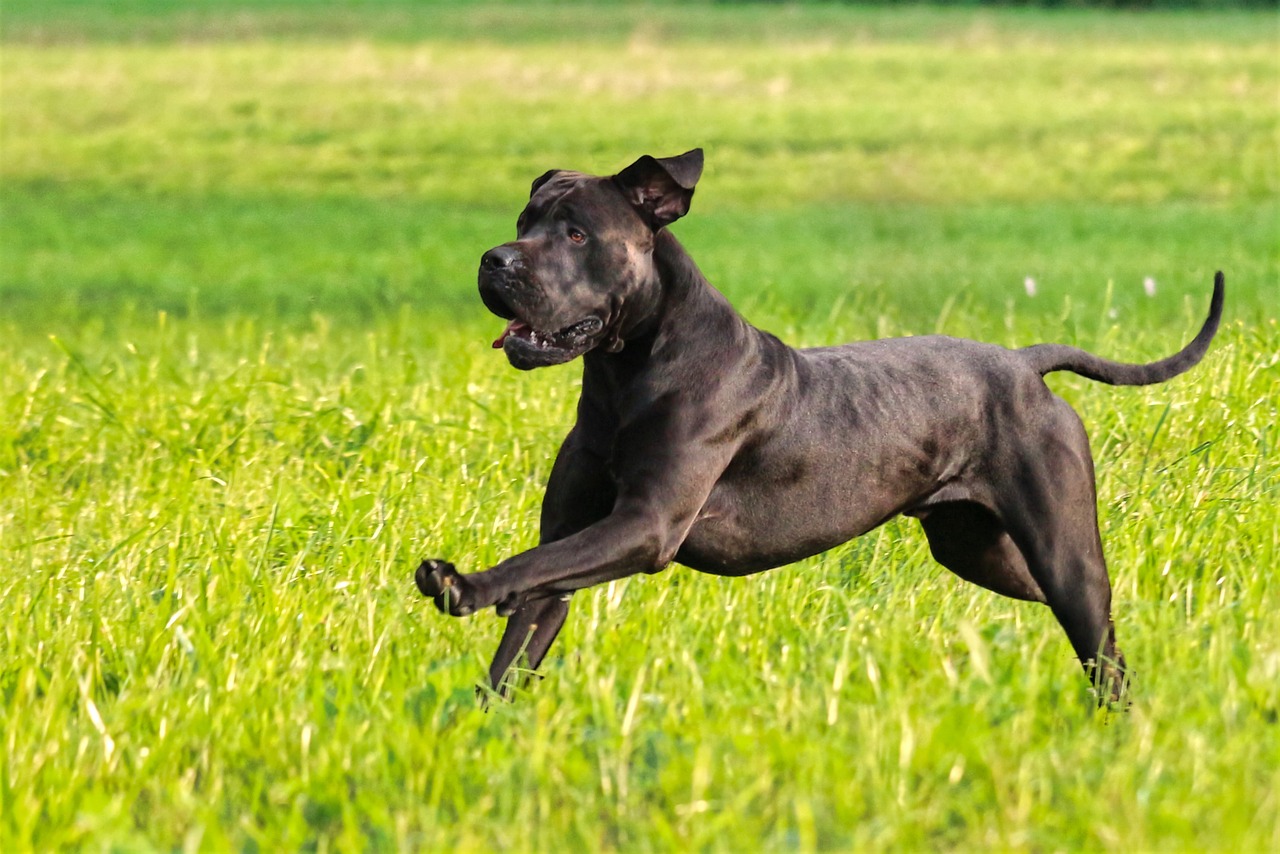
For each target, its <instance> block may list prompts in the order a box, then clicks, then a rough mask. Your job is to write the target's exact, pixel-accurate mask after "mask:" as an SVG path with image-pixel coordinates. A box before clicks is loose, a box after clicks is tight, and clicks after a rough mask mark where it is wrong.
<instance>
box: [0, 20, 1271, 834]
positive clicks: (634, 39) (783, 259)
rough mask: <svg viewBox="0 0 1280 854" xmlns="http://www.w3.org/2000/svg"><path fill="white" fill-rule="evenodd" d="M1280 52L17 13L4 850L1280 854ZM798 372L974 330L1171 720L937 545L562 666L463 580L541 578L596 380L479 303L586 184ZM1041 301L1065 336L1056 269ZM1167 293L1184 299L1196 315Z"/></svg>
mask: <svg viewBox="0 0 1280 854" xmlns="http://www.w3.org/2000/svg"><path fill="white" fill-rule="evenodd" d="M1276 55H1277V39H1276V30H1275V26H1274V17H1273V16H1268V15H1265V14H1246V13H1233V14H1141V15H1111V14H1102V13H1092V12H1059V13H1046V12H1033V11H1027V10H1009V11H1001V12H990V11H976V10H957V9H951V10H939V9H927V8H907V9H859V8H856V7H855V8H849V7H827V6H819V7H791V6H773V5H764V6H745V7H732V8H730V7H726V6H718V5H705V6H703V5H698V6H690V7H685V8H676V7H671V6H639V7H636V6H564V5H532V6H516V5H500V6H490V7H485V6H462V5H440V6H426V5H416V6H414V5H407V4H403V3H392V2H369V3H362V4H356V5H338V4H311V5H306V4H292V5H291V4H284V3H271V2H249V0H241V1H240V2H233V0H218V2H216V3H203V4H199V5H196V4H187V3H163V2H152V3H143V2H123V3H118V4H114V3H113V4H111V5H110V6H108V5H107V4H102V3H88V2H84V3H77V2H65V3H58V4H48V3H36V2H34V0H6V2H5V4H4V7H3V9H2V10H0V81H2V85H3V90H2V100H0V557H2V558H3V560H4V563H5V565H6V572H5V573H4V575H3V576H2V577H0V741H2V744H0V850H3V851H6V852H7V851H23V850H50V849H54V848H87V849H90V850H144V851H145V850H175V849H179V848H181V849H184V850H201V849H204V850H224V849H240V850H295V849H300V848H304V849H307V850H334V849H337V850H364V849H367V848H373V849H393V848H412V849H426V850H450V851H452V850H464V851H465V850H486V849H504V850H526V849H529V850H566V849H568V850H598V849H626V850H655V849H657V850H665V849H680V850H685V849H708V850H752V849H759V848H764V849H768V850H819V849H822V850H832V849H834V850H839V849H866V848H872V849H879V848H896V849H916V850H930V849H935V848H960V849H988V848H996V849H1013V850H1036V851H1042V850H1055V851H1056V850H1075V849H1090V850H1096V849H1104V848H1106V849H1119V850H1219V851H1241V850H1250V851H1253V850H1256V851H1261V850H1276V849H1277V848H1280V585H1278V583H1277V578H1278V576H1280V569H1278V564H1280V514H1278V513H1277V511H1276V507H1277V503H1278V500H1280V456H1278V452H1277V444H1278V440H1280V431H1278V430H1277V427H1276V424H1277V408H1278V401H1280V356H1278V355H1277V354H1278V353H1280V329H1278V328H1277V325H1276V323H1277V321H1276V318H1277V306H1280V205H1278V203H1277V191H1278V190H1280V172H1278V170H1280V163H1278V160H1277V152H1278V150H1280V149H1278V146H1280V130H1278V128H1277V114H1276V97H1277V91H1278V88H1280V67H1278V63H1277V60H1276ZM695 145H701V146H704V147H705V148H706V151H707V157H708V166H707V171H706V173H705V175H704V179H703V184H702V185H701V186H700V188H699V190H698V195H697V197H696V199H695V201H694V209H693V212H692V214H691V216H690V217H689V218H688V219H687V220H685V221H682V222H681V223H679V224H678V225H677V226H676V231H677V232H678V234H679V235H680V237H681V239H682V240H683V241H684V242H685V244H686V246H687V247H688V248H689V249H690V251H691V252H692V253H693V255H694V257H695V258H697V259H698V261H699V263H700V264H701V266H702V267H703V269H704V271H705V272H706V273H707V274H708V275H709V277H710V278H711V280H712V281H713V282H714V283H716V284H717V286H719V287H720V288H721V289H722V290H723V291H724V292H725V293H726V294H728V295H729V296H730V298H731V299H732V300H733V301H734V302H735V303H736V304H737V305H738V306H739V307H740V308H741V309H742V310H743V311H744V312H745V313H746V314H747V315H748V317H750V318H751V319H752V320H753V321H754V322H756V323H757V324H758V325H761V326H763V327H765V328H768V329H770V330H772V331H774V332H776V333H778V334H780V335H782V336H783V337H784V338H786V339H787V340H790V341H792V342H795V343H798V344H825V343H834V342H838V341H843V340H850V339H855V338H867V337H875V336H884V335H903V334H919V333H930V332H935V331H941V332H946V333H948V334H954V335H963V336H967V337H974V338H980V339H984V340H989V341H995V342H998V343H1002V344H1007V345H1010V346H1014V345H1023V344H1029V343H1033V342H1036V341H1042V340H1057V341H1065V342H1068V343H1075V344H1078V345H1081V346H1084V347H1087V348H1089V349H1092V350H1095V351H1097V352H1100V353H1102V354H1105V355H1109V356H1112V357H1116V358H1121V359H1129V360H1146V359H1151V358H1156V357H1159V356H1162V355H1165V354H1167V353H1169V352H1172V351H1173V350H1174V349H1175V348H1177V347H1179V346H1181V344H1182V343H1183V342H1184V341H1185V340H1187V339H1188V338H1189V336H1190V335H1191V334H1192V332H1193V331H1194V329H1195V328H1196V327H1197V326H1198V323H1199V321H1200V319H1201V318H1202V317H1203V314H1204V312H1205V310H1206V308H1207V304H1208V296H1209V290H1210V285H1211V280H1212V274H1213V271H1214V270H1215V269H1223V270H1224V271H1225V272H1226V274H1227V285H1228V292H1227V298H1228V303H1227V320H1226V323H1225V324H1224V328H1223V330H1222V332H1221V333H1220V334H1219V338H1218V340H1217V342H1216V344H1215V347H1214V349H1213V350H1212V351H1211V353H1210V355H1209V357H1208V358H1207V359H1206V361H1205V363H1204V364H1203V365H1202V366H1200V367H1199V368H1197V369H1196V370H1195V371H1194V372H1192V373H1191V374H1189V375H1187V376H1185V377H1182V378H1179V379H1177V380H1175V381H1173V382H1171V383H1169V384H1167V385H1162V386H1158V387H1154V388H1145V389H1112V388H1107V387H1103V386H1098V385H1095V384H1091V383H1089V382H1087V381H1085V380H1082V379H1079V378H1076V377H1072V376H1068V375H1057V376H1055V377H1054V378H1053V379H1052V381H1051V382H1052V384H1053V386H1054V388H1055V390H1057V391H1059V393H1061V394H1062V395H1063V396H1064V397H1066V398H1067V399H1068V400H1070V401H1071V402H1072V403H1073V404H1074V405H1076V406H1077V408H1078V409H1079V410H1080V412H1081V414H1082V415H1083V417H1084V419H1085V422H1086V424H1087V425H1088V426H1089V428H1090V431H1091V435H1092V438H1093V444H1094V452H1095V457H1096V460H1097V467H1098V477H1099V493H1100V495H1099V503H1100V516H1101V524H1102V529H1103V538H1104V543H1105V545H1106V549H1107V554H1108V558H1109V562H1110V565H1111V569H1112V579H1113V583H1114V586H1115V591H1116V622H1117V630H1118V634H1119V639H1120V643H1121V646H1122V647H1123V648H1124V650H1125V653H1126V655H1127V657H1128V659H1129V662H1130V664H1131V665H1132V666H1133V667H1134V669H1135V670H1136V673H1137V680H1138V681H1137V683H1136V686H1135V689H1134V693H1133V698H1132V700H1133V705H1132V708H1131V709H1130V710H1129V711H1128V712H1127V713H1122V714H1106V713H1100V712H1096V711H1095V710H1094V709H1093V708H1092V705H1091V703H1090V701H1089V698H1088V696H1087V693H1086V686H1085V685H1084V682H1083V679H1082V678H1081V676H1080V673H1079V668H1078V665H1077V664H1076V662H1075V661H1074V659H1073V657H1072V655H1071V651H1070V648H1069V646H1068V644H1067V641H1066V639H1065V636H1064V635H1063V633H1062V631H1061V630H1060V628H1059V627H1058V626H1057V624H1056V623H1055V622H1054V620H1053V618H1052V616H1051V615H1050V614H1049V613H1048V611H1047V609H1044V608H1042V607H1039V606H1034V605H1030V604H1026V603H1016V602H1012V601H1010V600H1005V599H1000V598H998V597H996V596H995V595H994V594H990V593H987V592H985V591H983V590H980V589H978V588H976V587H973V586H970V585H966V584H964V583H962V582H960V581H959V580H958V579H956V578H955V577H954V576H951V575H950V574H948V573H947V572H946V571H945V570H942V569H941V568H939V567H937V566H936V565H935V564H933V563H932V562H931V561H930V559H929V556H928V550H927V547H926V544H925V542H924V539H923V537H922V536H921V534H920V531H919V530H918V527H917V526H915V525H914V524H913V523H910V522H909V521H907V520H899V521H896V522H893V523H890V524H889V525H887V526H886V527H884V528H883V529H881V530H879V531H877V532H875V533H873V534H871V535H868V536H867V537H864V538H862V539H860V540H858V541H855V542H854V543H851V544H849V545H847V546H845V547H842V548H840V549H836V550H834V551H832V552H830V553H828V554H825V555H823V556H820V557H817V558H814V559H811V560H807V561H804V562H802V563H801V564H799V565H797V566H794V567H790V568H788V569H786V570H783V571H777V572H772V573H768V574H765V575H762V576H758V577H755V578H752V579H749V580H736V581H726V580H721V579H715V578H710V577H705V576H700V575H698V574H696V573H693V572H691V571H689V570H685V569H682V568H678V567H673V568H671V569H670V570H668V571H667V572H665V573H663V574H660V575H657V576H652V577H648V576H646V577H642V578H637V579H633V580H629V581H624V582H618V583H614V584H611V585H608V586H605V587H601V588H598V589H595V590H591V591H586V592H584V593H583V594H580V595H579V596H578V597H577V598H576V599H575V602H574V606H573V608H574V610H573V613H572V615H571V617H570V621H569V623H568V625H567V627H566V629H565V631H564V633H563V635H562V637H561V640H560V641H559V642H558V645H557V646H556V648H555V649H554V650H553V652H552V654H551V656H550V658H549V660H548V663H547V666H546V667H545V669H544V677H545V678H543V679H542V680H541V681H538V682H536V683H535V684H533V685H532V686H531V687H530V689H529V690H527V691H525V692H523V693H521V694H520V696H518V697H517V699H516V701H515V702H513V703H509V704H507V703H498V704H495V705H493V706H492V707H491V708H490V709H489V710H488V711H487V712H485V711H482V710H481V709H480V708H479V707H478V705H477V703H476V700H475V697H474V690H473V689H474V686H475V684H476V683H477V681H478V680H479V679H480V678H481V676H482V673H483V670H484V668H485V666H486V665H487V662H488V657H489V655H490V654H491V652H492V650H493V648H494V646H495V645H496V642H497V638H498V634H499V632H500V628H501V626H500V621H499V620H498V619H497V618H496V617H494V616H493V615H492V613H486V614H480V615H477V616H474V617H471V618H469V619H466V620H449V619H445V618H443V617H441V616H440V615H438V614H437V613H435V611H434V609H433V608H431V607H430V606H429V604H428V603H425V602H424V601H423V600H422V599H421V598H420V597H419V595H418V594H417V592H416V590H415V589H414V587H413V584H412V580H411V574H412V571H413V569H414V567H415V566H416V565H417V562H418V560H419V559H420V558H422V557H424V556H428V555H430V556H441V557H448V558H450V559H453V560H455V561H456V562H457V563H458V564H459V567H460V568H461V569H464V570H475V569H481V568H484V567H486V566H489V565H491V564H492V563H494V562H496V561H497V560H499V559H500V558H502V557H503V556H506V555H509V554H511V553H513V552H515V551H518V550H520V549H523V548H527V547H529V546H531V545H532V544H533V543H534V541H535V537H536V514H537V507H538V502H539V499H540V494H541V488H542V484H543V483H544V481H545V478H546V476H547V473H548V471H549V467H550V461H551V455H552V454H553V452H554V450H555V447H556V445H557V443H558V441H559V440H560V438H561V437H562V436H563V434H564V432H565V430H566V429H567V426H568V424H569V423H570V420H571V415H572V411H573V404H574V401H575V400H576V386H577V379H578V370H577V368H576V367H572V366H570V367H563V368H557V369H550V370H547V371H542V372H536V373H534V374H518V373H516V372H515V371H513V370H511V369H510V368H509V367H508V366H507V365H506V362H505V360H504V359H503V358H502V357H501V355H500V354H496V353H494V352H493V351H491V350H490V349H489V347H488V343H489V341H491V340H492V339H493V337H494V336H495V335H496V334H497V333H498V332H499V331H500V328H501V325H502V324H501V322H500V321H498V320H497V319H495V318H493V317H490V316H488V315H487V313H486V312H485V311H484V309H483V307H482V306H481V305H480V303H479V300H478V299H477V298H476V296H475V292H474V287H475V285H474V270H475V266H476V261H477V259H478V258H479V256H480V254H481V252H483V251H484V249H486V248H488V247H489V246H491V245H493V244H495V243H497V242H500V241H502V240H505V239H508V237H509V235H510V234H511V233H512V232H513V230H514V222H515V215H516V213H517V212H518V210H519V207H520V205H521V204H522V202H523V200H524V198H525V194H526V193H527V188H528V183H529V181H530V180H531V179H532V178H534V177H536V176H537V175H539V174H541V173H542V172H543V171H545V170H546V169H548V168H551V167H573V168H582V169H586V170H588V171H608V170H613V169H617V168H620V167H622V166H624V165H626V164H627V163H629V162H631V160H633V159H634V158H635V157H636V156H638V155H639V154H642V153H654V154H660V155H661V154H674V153H678V152H680V151H683V150H685V149H687V148H690V147H693V146H695ZM1028 277H1030V278H1032V279H1034V280H1035V283H1036V288H1035V291H1036V292H1035V295H1034V296H1031V295H1029V294H1028V292H1027V289H1026V287H1025V284H1024V283H1025V280H1026V279H1027V278H1028ZM1147 278H1151V279H1153V280H1154V282H1155V294H1154V296H1148V295H1147V292H1146V289H1145V288H1144V284H1143V283H1144V279H1147Z"/></svg>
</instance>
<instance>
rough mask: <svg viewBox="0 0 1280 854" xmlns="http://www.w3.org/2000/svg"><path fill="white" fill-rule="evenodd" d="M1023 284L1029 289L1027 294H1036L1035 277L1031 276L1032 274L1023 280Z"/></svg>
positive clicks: (1030, 295) (1031, 295)
mask: <svg viewBox="0 0 1280 854" xmlns="http://www.w3.org/2000/svg"><path fill="white" fill-rule="evenodd" d="M1022 286H1023V287H1024V288H1026V289H1027V296H1029V297H1033V296H1035V295H1036V280H1035V279H1033V278H1031V277H1030V276H1027V277H1026V278H1025V279H1023V280H1022Z"/></svg>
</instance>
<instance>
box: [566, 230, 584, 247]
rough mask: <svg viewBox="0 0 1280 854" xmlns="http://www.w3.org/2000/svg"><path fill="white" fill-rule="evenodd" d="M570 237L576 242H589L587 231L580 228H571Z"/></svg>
mask: <svg viewBox="0 0 1280 854" xmlns="http://www.w3.org/2000/svg"><path fill="white" fill-rule="evenodd" d="M569 239H570V240H572V241H573V242H574V243H577V244H583V243H586V242H587V233H586V232H585V231H583V230H582V229H580V228H573V227H572V226H570V228H569Z"/></svg>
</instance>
